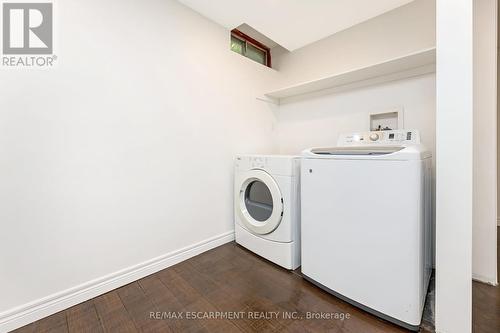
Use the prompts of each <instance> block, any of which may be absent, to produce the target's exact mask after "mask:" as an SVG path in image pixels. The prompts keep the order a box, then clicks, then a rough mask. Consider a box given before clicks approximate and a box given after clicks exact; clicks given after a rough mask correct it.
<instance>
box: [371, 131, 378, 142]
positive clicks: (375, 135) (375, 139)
mask: <svg viewBox="0 0 500 333" xmlns="http://www.w3.org/2000/svg"><path fill="white" fill-rule="evenodd" d="M379 137H380V136H379V135H378V134H377V133H372V134H370V140H372V141H377V140H378V139H379Z"/></svg>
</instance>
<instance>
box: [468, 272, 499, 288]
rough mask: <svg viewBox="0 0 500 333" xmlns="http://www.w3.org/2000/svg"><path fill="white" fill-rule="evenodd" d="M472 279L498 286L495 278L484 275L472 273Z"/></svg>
mask: <svg viewBox="0 0 500 333" xmlns="http://www.w3.org/2000/svg"><path fill="white" fill-rule="evenodd" d="M472 280H473V281H477V282H481V283H486V284H489V285H490V286H498V283H497V282H496V279H495V278H488V277H486V276H481V275H477V274H472Z"/></svg>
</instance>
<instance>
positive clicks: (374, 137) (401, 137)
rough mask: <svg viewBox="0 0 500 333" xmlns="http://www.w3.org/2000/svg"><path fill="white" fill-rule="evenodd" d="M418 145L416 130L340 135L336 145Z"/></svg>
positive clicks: (418, 134)
mask: <svg viewBox="0 0 500 333" xmlns="http://www.w3.org/2000/svg"><path fill="white" fill-rule="evenodd" d="M402 144H420V133H419V132H418V131H416V130H389V131H373V132H360V133H350V134H341V135H340V136H339V139H338V142H337V145H338V146H339V147H344V146H365V145H382V146H391V145H402Z"/></svg>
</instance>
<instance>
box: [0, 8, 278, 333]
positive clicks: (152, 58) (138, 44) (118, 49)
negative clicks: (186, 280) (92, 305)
mask: <svg viewBox="0 0 500 333" xmlns="http://www.w3.org/2000/svg"><path fill="white" fill-rule="evenodd" d="M55 19H56V20H57V21H58V26H57V28H58V29H57V31H56V33H57V35H58V39H57V41H58V44H57V55H58V57H59V58H58V66H57V67H56V68H54V69H50V70H42V71H39V70H10V71H7V70H5V71H2V73H1V75H0V90H1V91H2V93H1V94H0V184H2V185H1V186H0V221H1V225H2V230H1V232H0V263H1V264H0V295H1V297H0V319H2V318H3V319H5V318H6V315H8V314H9V313H10V311H11V310H13V309H14V308H16V307H23V306H24V305H26V304H27V303H29V302H36V301H37V300H40V299H41V298H44V297H47V296H49V295H52V294H55V293H58V292H61V291H64V290H66V289H68V288H71V287H75V286H78V285H80V284H83V283H86V282H88V281H90V280H92V279H96V278H99V277H102V276H105V275H107V274H110V273H113V272H116V271H118V270H121V269H124V268H127V267H131V266H134V265H136V264H139V263H141V262H144V261H146V260H149V259H151V258H155V257H157V256H160V255H163V254H165V253H169V252H170V251H174V250H178V249H180V248H182V247H185V246H189V245H192V244H194V243H197V242H200V241H203V240H206V239H209V238H211V237H214V236H217V235H221V234H224V233H226V232H228V231H231V230H232V229H233V217H232V166H233V157H234V155H235V154H236V153H245V152H252V153H270V152H272V151H273V145H272V122H273V115H272V113H271V112H270V111H269V110H268V105H266V104H265V103H262V102H260V101H257V100H256V99H255V96H258V95H260V94H262V92H263V91H266V90H267V89H269V88H268V87H267V84H268V82H270V80H272V79H273V78H274V77H275V76H276V74H277V73H276V71H274V70H272V69H269V68H266V67H264V66H261V65H259V64H257V63H254V62H252V61H250V60H248V59H246V58H243V57H241V56H239V55H237V54H236V53H233V52H231V51H230V50H229V33H228V31H227V30H225V29H223V28H222V27H220V26H218V25H216V24H214V23H212V22H210V21H208V20H206V19H205V18H203V17H201V16H200V15H198V14H196V13H195V12H193V11H191V10H190V9H187V8H186V7H183V6H182V5H180V4H178V3H177V2H174V1H169V0H148V1H141V0H128V1H123V0H109V1H97V0H78V1H76V0H75V1H58V2H57V14H56V18H55ZM16 311H17V310H16ZM0 321H1V320H0ZM0 330H1V329H0Z"/></svg>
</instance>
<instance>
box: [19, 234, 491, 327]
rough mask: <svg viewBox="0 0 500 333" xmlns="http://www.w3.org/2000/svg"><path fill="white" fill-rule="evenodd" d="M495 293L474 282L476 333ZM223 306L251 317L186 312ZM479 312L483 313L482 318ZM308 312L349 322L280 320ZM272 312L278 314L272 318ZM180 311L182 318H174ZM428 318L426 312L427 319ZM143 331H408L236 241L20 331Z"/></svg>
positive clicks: (487, 321)
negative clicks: (153, 315)
mask: <svg viewBox="0 0 500 333" xmlns="http://www.w3.org/2000/svg"><path fill="white" fill-rule="evenodd" d="M483 289H484V290H483ZM498 290H499V289H498V288H495V287H490V286H484V285H478V284H477V283H474V313H475V319H476V320H475V324H474V328H475V330H474V332H499V331H500V330H498V326H497V325H498V319H493V321H492V320H491V317H490V316H491V315H494V314H495V311H498V309H499V308H498V306H499V304H500V303H499V302H500V297H499V293H498ZM495 295H496V296H495ZM495 297H497V298H495ZM488 304H489V305H488ZM486 306H489V308H488V309H486V310H485V311H486V312H484V311H483V310H482V308H483V307H486ZM495 306H496V307H495ZM224 311H227V312H228V313H229V312H231V313H235V312H236V313H237V312H239V311H241V312H244V313H245V314H246V315H245V316H242V317H240V318H239V319H233V320H229V319H187V318H186V317H185V316H186V314H187V313H188V312H189V313H194V312H196V313H214V314H215V313H224ZM478 311H481V313H482V314H483V315H478ZM152 312H153V313H156V312H159V313H160V314H159V316H160V317H158V318H156V319H155V318H150V316H151V313H152ZM307 312H313V313H315V314H321V313H323V314H337V315H347V314H349V319H344V320H340V319H334V320H327V319H307V318H302V319H285V318H283V316H284V314H286V313H296V314H299V315H301V316H305V315H306V313H307ZM161 313H164V314H161ZM249 313H253V316H254V318H249V316H248V314H249ZM271 313H278V314H279V315H278V316H277V317H275V316H274V315H273V316H272V317H269V314H271ZM496 313H497V314H498V312H496ZM166 314H170V319H167V318H165V317H164V318H161V316H164V315H166ZM179 314H180V315H183V316H184V318H180V317H178V318H174V317H175V316H179ZM265 314H268V318H264V315H265ZM493 318H494V317H493ZM495 320H496V321H495ZM425 321H426V315H424V324H425ZM483 321H484V322H483ZM428 324H429V323H427V324H425V325H424V328H422V330H421V332H430V331H431V329H429V328H428V327H429V325H428ZM495 329H496V330H495ZM143 331H145V332H326V331H328V332H349V333H358V332H370V333H377V332H380V333H388V332H406V330H404V329H402V328H399V327H397V326H395V325H393V324H391V323H388V322H386V321H384V320H381V319H378V318H377V317H375V316H372V315H370V314H368V313H366V312H364V311H361V310H359V309H357V308H355V307H353V306H351V305H349V304H348V303H345V302H344V301H341V300H339V299H337V298H335V297H333V296H331V295H329V294H327V293H325V292H323V291H322V290H321V289H319V288H317V287H315V286H314V285H312V284H311V283H309V282H307V281H305V280H304V279H302V277H301V276H300V271H299V270H297V271H294V272H289V271H286V270H284V269H281V268H280V267H278V266H276V265H274V264H272V263H270V262H268V261H266V260H264V259H261V258H260V257H258V256H256V255H254V254H253V253H251V252H250V251H247V250H246V249H244V248H242V247H240V246H239V245H237V244H236V243H234V242H232V243H228V244H225V245H223V246H220V247H218V248H215V249H213V250H210V251H208V252H205V253H203V254H201V255H198V256H196V257H194V258H192V259H189V260H187V261H184V262H182V263H179V264H177V265H175V266H172V267H170V268H167V269H165V270H162V271H160V272H158V273H156V274H153V275H150V276H148V277H145V278H143V279H141V280H139V281H136V282H133V283H131V284H128V285H126V286H124V287H121V288H119V289H116V290H113V291H111V292H109V293H107V294H104V295H101V296H99V297H96V298H94V299H91V300H89V301H87V302H84V303H82V304H79V305H77V306H74V307H72V308H70V309H68V310H65V311H62V312H59V313H57V314H54V315H52V316H50V317H47V318H45V319H42V320H40V321H37V322H35V323H32V324H30V325H28V326H25V327H23V328H21V329H18V330H17V331H15V332H18V333H21V332H22V333H24V332H143Z"/></svg>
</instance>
